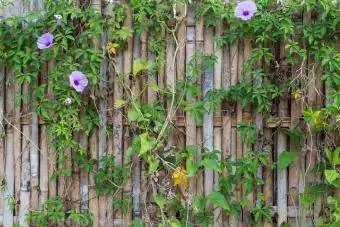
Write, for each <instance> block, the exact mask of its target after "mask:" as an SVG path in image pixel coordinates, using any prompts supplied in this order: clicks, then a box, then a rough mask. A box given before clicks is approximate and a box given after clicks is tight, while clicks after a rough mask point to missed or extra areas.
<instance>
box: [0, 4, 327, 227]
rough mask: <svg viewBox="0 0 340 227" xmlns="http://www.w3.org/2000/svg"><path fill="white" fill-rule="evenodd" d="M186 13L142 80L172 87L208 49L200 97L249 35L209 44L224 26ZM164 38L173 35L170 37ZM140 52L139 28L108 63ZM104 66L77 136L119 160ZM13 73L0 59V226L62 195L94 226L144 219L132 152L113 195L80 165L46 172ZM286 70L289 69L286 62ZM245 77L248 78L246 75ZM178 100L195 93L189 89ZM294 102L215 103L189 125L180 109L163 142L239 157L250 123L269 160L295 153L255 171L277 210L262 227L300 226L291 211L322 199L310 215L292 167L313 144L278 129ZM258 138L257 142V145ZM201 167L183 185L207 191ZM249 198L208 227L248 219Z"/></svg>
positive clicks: (234, 73)
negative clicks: (241, 127)
mask: <svg viewBox="0 0 340 227" xmlns="http://www.w3.org/2000/svg"><path fill="white" fill-rule="evenodd" d="M19 5H20V6H19ZM100 5H101V4H100V0H99V1H93V7H94V8H97V9H98V10H100ZM15 6H17V8H15ZM15 6H13V7H14V8H11V10H9V11H6V13H5V15H11V14H21V13H22V11H24V10H22V8H20V7H23V6H21V4H20V3H18V1H15ZM98 7H99V8H98ZM192 11H193V9H191V8H189V9H188V10H187V12H186V13H187V14H186V15H185V16H186V18H185V23H183V24H182V25H181V27H180V30H179V33H178V36H179V37H178V40H179V46H178V47H175V44H174V43H173V42H171V41H168V42H167V44H166V45H167V46H166V51H167V53H166V62H165V65H164V67H163V68H162V69H160V70H159V72H158V74H157V75H156V77H151V76H149V77H145V78H144V79H145V80H149V82H152V83H157V84H158V86H159V87H161V88H162V87H165V86H168V87H170V88H171V86H173V85H174V81H176V79H182V78H185V76H186V75H185V74H186V70H187V68H186V63H188V62H189V61H190V58H191V57H192V56H193V55H194V53H195V51H200V52H202V53H205V54H212V53H215V54H216V55H217V58H218V60H217V64H216V65H215V66H214V68H212V69H203V71H202V75H201V78H199V80H198V83H200V84H201V85H202V97H201V98H202V99H204V96H205V95H206V93H207V92H208V91H209V90H212V89H213V88H225V89H228V88H229V87H230V86H232V85H235V84H236V83H237V82H238V81H239V80H240V77H241V75H242V67H243V63H244V61H246V60H247V58H248V57H249V56H250V53H251V50H252V43H251V42H250V41H249V40H239V41H238V42H237V43H235V44H232V45H229V44H228V45H226V46H225V47H224V48H222V49H218V48H217V47H215V46H214V42H213V37H214V36H220V35H221V34H222V31H223V29H224V28H223V25H222V24H221V25H220V26H219V27H218V28H215V29H212V28H206V27H204V26H203V20H202V19H200V20H197V21H195V18H194V12H192ZM180 12H181V13H182V14H183V13H184V11H183V9H180ZM126 14H127V18H128V20H127V21H125V25H126V26H128V27H131V26H132V19H131V18H132V15H131V14H132V12H131V9H130V8H128V9H127V12H126ZM169 36H170V35H169ZM167 38H168V39H169V40H171V38H170V37H167ZM103 39H104V40H105V35H103ZM175 48H179V50H178V53H177V59H173V58H174V55H175V54H174V52H175ZM139 58H144V59H149V60H151V61H152V60H153V56H152V53H151V51H149V45H148V34H147V33H142V34H141V36H138V35H136V34H135V35H134V36H133V37H132V38H131V39H129V40H128V42H127V45H126V50H125V51H123V52H119V53H117V55H116V67H117V68H116V70H117V71H118V72H119V73H124V74H129V73H130V72H131V70H132V65H133V61H135V60H136V59H139ZM311 61H312V59H311V60H310V62H307V63H306V64H311ZM52 67H53V62H49V63H48V65H46V66H45V67H43V72H42V73H41V75H40V76H41V77H42V79H41V80H39V81H40V82H42V81H44V79H43V77H47V76H48V72H49V71H50V68H52ZM103 67H104V69H103V71H102V72H101V73H102V74H103V78H104V81H108V82H107V83H106V84H105V83H103V84H102V87H103V91H104V94H103V95H105V96H107V97H108V98H109V99H108V101H107V102H105V101H104V102H102V103H100V109H101V110H102V111H101V115H100V118H101V126H100V127H99V128H97V129H95V130H94V133H93V134H92V135H90V136H86V135H77V136H78V137H79V141H80V143H81V145H82V147H83V148H84V149H85V150H86V151H87V152H88V154H89V156H90V157H91V158H93V159H96V160H99V159H100V158H101V157H102V156H103V155H106V154H109V155H115V156H116V163H117V164H118V165H122V164H123V163H125V162H126V156H127V155H126V151H127V147H128V146H129V145H130V144H129V143H130V141H131V138H130V137H131V136H132V135H131V133H130V132H129V128H128V125H127V122H126V119H124V117H123V114H125V113H124V112H123V110H114V111H113V113H112V114H107V115H106V113H107V112H105V110H106V109H110V108H111V109H113V108H112V107H113V105H114V101H115V100H117V99H121V98H123V96H124V94H123V87H122V85H121V84H120V83H119V82H118V79H117V75H116V74H115V72H114V70H113V69H111V68H110V66H107V65H104V66H103ZM261 67H262V66H261ZM306 68H308V65H307V66H306ZM305 73H307V72H305ZM12 76H13V75H12V72H11V71H10V70H9V69H7V68H6V66H1V65H0V122H1V126H0V136H1V137H0V188H2V187H3V188H4V190H2V191H0V226H4V227H7V226H13V225H14V224H21V225H23V226H29V225H28V224H27V223H26V224H25V223H24V218H25V217H24V216H25V214H27V212H29V210H31V209H38V208H39V207H41V204H42V203H43V202H44V201H46V200H47V199H48V198H52V197H54V196H56V195H59V196H62V197H64V198H65V197H67V199H68V200H70V201H78V202H77V203H76V204H75V205H74V206H76V207H77V208H79V209H81V210H83V211H85V210H88V211H90V212H91V213H92V214H93V225H94V226H130V225H131V223H132V220H133V219H134V218H145V219H147V215H148V214H147V210H146V209H145V207H146V206H147V205H148V204H144V203H149V202H150V201H149V200H148V196H149V195H147V194H146V193H147V192H146V191H147V189H146V188H145V187H146V183H147V182H145V177H144V175H143V174H145V172H146V171H145V167H144V166H143V165H142V164H141V162H140V160H139V159H138V157H135V158H133V160H132V163H133V164H132V172H133V174H132V175H131V179H130V180H129V181H128V183H127V184H126V185H125V186H124V188H123V191H122V192H120V193H117V194H116V195H115V197H113V198H112V197H107V196H99V197H97V196H96V193H95V191H94V190H93V189H92V188H91V185H93V184H94V179H93V176H90V175H88V174H87V173H85V172H79V170H78V169H72V171H73V176H72V179H63V178H62V177H59V178H58V180H57V181H56V182H54V181H52V180H51V178H50V177H51V174H52V173H53V170H54V168H55V167H56V160H55V153H54V150H53V147H52V145H51V141H50V139H49V138H48V137H47V133H46V130H47V129H46V127H47V126H46V125H44V124H43V123H42V122H41V121H40V119H38V116H37V114H36V113H35V111H34V110H33V109H32V108H31V107H30V103H29V101H28V102H24V103H22V104H21V106H20V105H19V106H15V100H14V93H16V94H20V93H21V92H27V91H30V89H32V87H28V86H27V85H25V84H24V85H23V86H22V87H20V86H18V85H17V84H15V83H7V81H9V79H10V78H11V77H12ZM292 76H293V77H294V76H296V75H295V72H294V70H293V73H292ZM307 76H308V75H307ZM246 79H247V80H249V81H251V80H252V78H246ZM145 82H148V81H143V83H145ZM124 83H125V84H124V85H125V86H130V87H131V90H132V91H134V92H136V93H139V92H140V87H139V86H140V84H139V81H137V82H136V81H124ZM253 83H254V86H261V84H262V83H264V82H262V81H253ZM35 86H36V85H35ZM310 86H312V85H310ZM313 86H316V87H317V88H318V89H319V92H320V93H322V92H323V91H322V87H323V86H322V82H321V78H320V75H319V74H317V75H316V76H315V78H313ZM146 92H147V93H146V94H142V96H143V97H140V98H141V99H142V100H143V101H146V102H149V103H152V102H154V101H155V100H156V99H157V97H156V96H155V94H153V91H152V90H151V89H149V90H147V91H146ZM315 95H316V94H314V93H313V91H312V88H309V94H308V96H309V101H310V102H312V103H311V105H314V106H318V107H320V106H321V101H320V99H321V98H322V97H316V96H315ZM186 98H187V99H188V100H191V101H194V98H192V97H186ZM167 105H168V104H167ZM301 105H302V104H301V102H300V101H297V100H294V99H290V98H287V97H284V99H282V100H280V103H279V104H278V111H277V112H278V113H277V116H275V118H269V117H264V116H262V115H261V114H259V113H257V112H256V110H253V109H252V107H251V106H247V107H246V108H245V109H242V107H241V103H237V104H236V105H233V106H232V105H228V104H226V105H224V104H223V105H222V110H220V111H218V112H215V113H214V114H211V115H205V116H204V120H203V123H202V124H196V122H195V120H194V119H193V118H192V117H190V116H189V115H187V114H186V113H185V112H184V111H183V110H181V109H180V110H179V111H178V113H177V116H176V117H175V119H174V120H173V123H174V125H176V126H177V127H178V128H180V129H181V130H179V131H180V132H176V133H182V134H180V135H177V137H180V138H181V141H178V140H176V139H174V138H173V137H175V136H174V135H172V138H171V139H170V140H169V143H172V144H171V145H174V146H184V145H186V146H191V145H194V146H196V145H197V146H204V147H205V148H207V150H208V151H212V150H213V149H217V150H221V158H222V159H224V158H227V157H229V158H231V159H232V160H235V159H237V158H240V157H243V156H245V155H246V154H247V152H248V151H249V150H251V149H252V148H251V147H249V146H247V145H246V144H243V142H242V140H241V138H240V136H239V134H238V133H237V132H236V126H237V124H238V123H240V122H242V121H247V122H252V123H253V124H254V125H256V132H257V134H258V135H261V136H263V141H261V142H262V144H260V145H262V150H266V151H268V152H269V153H270V157H269V158H268V162H277V161H278V157H279V155H280V153H282V152H283V151H288V150H294V151H296V152H298V153H299V158H298V159H297V160H295V161H294V162H293V163H292V164H291V165H290V167H289V168H287V169H284V170H275V171H274V170H273V169H271V168H269V167H268V166H265V167H264V168H263V169H261V171H260V172H259V173H258V176H260V177H261V178H262V179H263V181H264V185H263V186H262V188H259V189H257V190H258V192H262V193H263V194H264V198H265V204H266V205H270V206H273V207H274V208H275V209H274V211H273V212H275V213H277V220H274V224H273V223H269V222H267V221H264V222H263V223H262V224H261V225H262V226H266V227H269V226H275V225H276V224H278V225H280V224H284V223H289V224H291V226H295V225H298V224H297V218H299V219H300V220H303V225H302V226H307V224H306V223H309V222H310V221H309V220H311V219H312V218H315V217H317V216H318V213H319V212H320V209H321V208H320V204H317V206H316V207H315V208H314V213H310V212H307V211H305V210H302V209H299V205H301V203H300V201H299V192H300V193H301V192H303V189H301V185H304V184H305V183H307V182H311V181H312V178H313V179H314V177H316V176H313V175H311V174H309V175H308V176H307V179H305V178H304V177H303V176H302V177H301V174H300V172H301V171H303V170H304V169H305V168H306V166H307V167H308V168H312V167H313V166H314V165H315V161H316V154H315V153H313V149H311V150H310V151H308V152H309V153H308V154H307V155H304V154H303V153H302V147H301V146H298V145H296V144H293V143H292V142H290V141H289V140H288V137H287V135H286V134H285V133H284V130H283V129H284V128H289V127H291V126H295V125H298V124H299V122H300V120H301V108H302V106H301ZM223 108H224V109H223ZM23 115H24V116H23ZM27 116H29V117H27ZM108 126H110V127H108ZM107 128H112V133H106V130H107ZM316 139H317V138H310V139H308V140H311V141H306V143H309V144H310V143H313V142H314V141H315V140H316ZM260 145H259V144H255V145H254V146H255V149H257V147H258V148H259V146H260ZM65 152H69V151H65ZM197 155H198V157H197V160H199V158H200V154H199V153H198V154H197ZM306 162H311V163H306ZM66 165H70V166H72V163H66ZM99 167H100V162H99V166H96V167H95V168H99ZM204 171H205V172H204V175H203V176H201V177H199V178H197V179H189V190H190V192H191V193H192V194H193V195H208V194H210V193H211V192H212V191H213V189H214V187H216V185H217V181H218V175H217V174H216V173H214V172H213V171H211V170H204ZM304 181H306V182H304ZM4 182H6V183H5V185H2V184H4ZM235 191H236V194H235V197H236V198H235V199H239V198H240V197H241V196H242V193H243V191H244V189H243V188H242V186H241V185H237V186H236V188H235ZM122 196H130V198H131V204H132V210H131V211H130V212H128V214H127V215H126V216H124V217H123V216H122V213H120V212H114V207H113V204H112V201H113V200H114V198H116V197H118V198H121V197H122ZM8 198H10V199H11V200H13V201H14V202H15V206H16V208H15V209H14V210H13V209H12V208H11V207H10V205H9V204H8V202H6V201H8ZM249 202H250V204H249V206H247V207H246V208H245V210H243V215H240V216H239V217H237V218H235V217H231V216H221V215H220V210H219V209H216V210H215V213H214V216H215V221H216V225H215V226H250V224H249V222H250V218H251V217H250V211H249V210H250V209H251V208H252V207H253V206H254V205H255V203H256V194H251V195H250V196H249ZM301 215H302V216H303V217H301ZM113 223H115V224H113ZM304 224H306V225H304Z"/></svg>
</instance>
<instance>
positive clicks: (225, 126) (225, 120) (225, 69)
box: [221, 28, 235, 227]
mask: <svg viewBox="0 0 340 227" xmlns="http://www.w3.org/2000/svg"><path fill="white" fill-rule="evenodd" d="M224 29H225V28H224ZM224 31H226V29H225V30H224ZM230 82H231V75H230V46H229V44H226V45H225V47H224V48H223V59H222V87H223V89H225V90H228V89H229V87H230ZM221 114H222V154H221V155H222V160H225V159H227V158H230V157H231V142H232V141H231V139H232V133H231V108H230V106H229V105H228V103H227V102H224V103H223V104H222V113H221ZM227 174H228V173H226V172H225V173H223V175H224V176H226V175H227ZM223 222H224V223H229V225H230V226H232V227H233V226H235V224H234V223H232V222H231V219H230V218H229V217H228V216H227V217H224V216H223Z"/></svg>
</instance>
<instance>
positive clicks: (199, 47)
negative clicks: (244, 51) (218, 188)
mask: <svg viewBox="0 0 340 227" xmlns="http://www.w3.org/2000/svg"><path fill="white" fill-rule="evenodd" d="M201 3H202V0H200V1H197V4H198V6H200V4H201ZM189 15H190V14H189ZM203 28H204V20H203V18H202V17H201V18H200V19H198V20H196V34H195V37H196V43H195V47H196V52H199V53H203V51H204V35H203V34H204V33H203V30H204V29H203ZM197 84H198V85H200V86H202V76H201V75H198V80H197ZM202 133H203V130H202V127H198V128H196V137H197V142H196V143H197V146H198V149H197V154H196V159H197V162H200V160H201V152H202V147H203V143H204V141H203V134H202ZM196 195H204V175H203V174H199V175H198V176H197V181H196Z"/></svg>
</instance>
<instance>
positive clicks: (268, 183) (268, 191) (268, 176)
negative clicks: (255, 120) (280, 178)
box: [263, 129, 274, 227]
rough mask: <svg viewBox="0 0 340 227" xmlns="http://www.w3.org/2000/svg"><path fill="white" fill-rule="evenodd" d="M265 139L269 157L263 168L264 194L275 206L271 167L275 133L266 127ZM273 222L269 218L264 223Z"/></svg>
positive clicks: (265, 148)
mask: <svg viewBox="0 0 340 227" xmlns="http://www.w3.org/2000/svg"><path fill="white" fill-rule="evenodd" d="M263 133H264V139H265V141H266V143H265V144H264V145H265V147H263V150H265V151H266V152H268V158H267V165H265V166H264V168H263V181H264V184H263V195H264V200H265V205H266V206H273V205H274V194H273V193H274V188H273V184H274V176H273V170H272V169H271V168H270V164H271V163H272V162H273V149H272V143H273V137H272V136H273V135H272V130H271V129H264V132H263ZM273 226H274V225H273V223H272V222H269V221H268V220H265V221H264V223H263V227H273Z"/></svg>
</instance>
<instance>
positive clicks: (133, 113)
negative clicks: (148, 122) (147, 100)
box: [128, 109, 140, 121]
mask: <svg viewBox="0 0 340 227" xmlns="http://www.w3.org/2000/svg"><path fill="white" fill-rule="evenodd" d="M139 117H140V113H139V112H138V111H136V110H135V109H130V110H129V111H128V119H129V121H137V120H138V119H139Z"/></svg>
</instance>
